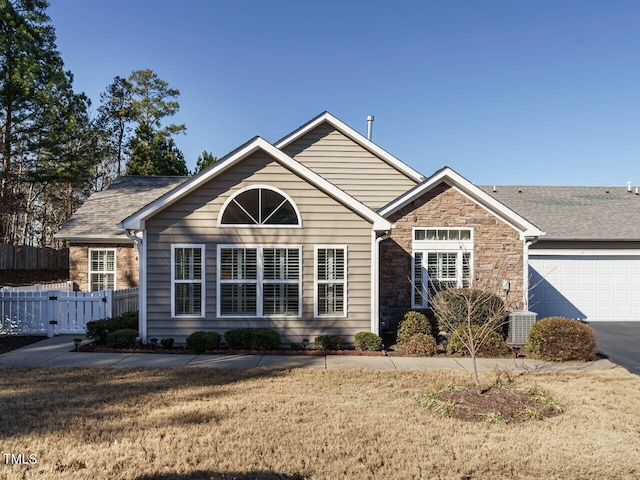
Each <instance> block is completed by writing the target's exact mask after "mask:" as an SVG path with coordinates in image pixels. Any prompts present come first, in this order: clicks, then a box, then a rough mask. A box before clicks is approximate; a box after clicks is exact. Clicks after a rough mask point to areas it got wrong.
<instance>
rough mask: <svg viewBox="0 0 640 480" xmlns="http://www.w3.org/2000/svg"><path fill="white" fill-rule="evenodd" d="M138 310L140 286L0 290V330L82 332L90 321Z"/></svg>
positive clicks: (12, 332)
mask: <svg viewBox="0 0 640 480" xmlns="http://www.w3.org/2000/svg"><path fill="white" fill-rule="evenodd" d="M136 310H138V289H137V288H129V289H126V290H116V291H113V290H103V291H100V292H73V291H60V290H47V291H33V290H32V291H18V292H0V334H34V335H37V334H46V335H49V336H50V337H51V336H53V335H58V334H61V333H72V334H75V333H80V334H83V333H85V332H86V330H85V325H86V324H87V322H91V321H93V320H101V319H103V318H111V317H113V316H117V315H120V314H122V313H125V312H133V311H136Z"/></svg>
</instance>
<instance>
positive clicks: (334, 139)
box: [283, 123, 417, 210]
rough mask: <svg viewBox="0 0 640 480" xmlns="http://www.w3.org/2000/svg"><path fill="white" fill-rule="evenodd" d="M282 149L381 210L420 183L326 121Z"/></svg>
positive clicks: (367, 203) (374, 208) (370, 205)
mask: <svg viewBox="0 0 640 480" xmlns="http://www.w3.org/2000/svg"><path fill="white" fill-rule="evenodd" d="M283 151H284V153H286V154H287V155H289V156H290V157H293V158H294V159H296V160H297V161H299V162H300V163H302V164H303V165H305V166H306V167H307V168H310V169H311V170H313V171H314V172H316V173H317V174H319V175H320V176H322V177H324V178H326V179H327V180H329V181H330V182H331V183H333V184H334V185H336V186H337V187H339V188H341V189H342V190H344V191H345V192H347V193H348V194H349V195H351V196H352V197H354V198H356V199H358V200H360V201H361V202H362V203H364V204H365V205H367V206H368V207H369V208H371V209H372V210H378V209H379V208H381V207H383V206H384V205H386V204H387V203H389V202H391V201H392V200H395V199H396V198H398V197H399V196H400V195H402V194H403V193H405V192H406V191H407V190H409V189H411V188H413V187H415V186H416V184H417V182H415V181H414V180H412V179H410V178H409V177H407V176H406V175H405V174H404V173H402V172H400V171H399V170H397V169H396V168H394V167H393V166H391V165H389V164H388V163H387V162H385V161H384V160H382V159H380V158H379V157H377V156H376V155H374V154H373V153H371V152H369V151H368V150H366V149H364V148H362V147H361V146H360V145H358V144H357V143H355V142H354V141H353V140H351V139H350V138H348V137H346V136H345V135H343V134H342V133H340V132H339V131H338V130H336V129H335V128H333V127H332V126H330V125H329V124H327V123H323V124H322V125H320V126H318V127H317V128H315V129H313V130H312V131H311V132H309V133H307V134H306V135H303V136H302V137H301V138H299V139H298V140H296V141H295V142H293V143H291V144H290V145H287V147H285V148H284V149H283Z"/></svg>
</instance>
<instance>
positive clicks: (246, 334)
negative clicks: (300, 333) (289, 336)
mask: <svg viewBox="0 0 640 480" xmlns="http://www.w3.org/2000/svg"><path fill="white" fill-rule="evenodd" d="M224 341H225V343H226V344H227V346H228V347H229V348H231V349H233V350H277V349H278V348H280V343H282V340H281V338H280V334H279V333H278V332H276V331H275V330H273V329H271V328H237V329H235V330H228V331H227V332H226V333H225V334H224Z"/></svg>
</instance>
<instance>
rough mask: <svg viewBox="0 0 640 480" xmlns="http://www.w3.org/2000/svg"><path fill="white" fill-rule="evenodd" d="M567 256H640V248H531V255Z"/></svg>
mask: <svg viewBox="0 0 640 480" xmlns="http://www.w3.org/2000/svg"><path fill="white" fill-rule="evenodd" d="M547 255H548V256H567V257H636V256H640V250H639V249H637V248H636V249H628V250H623V249H615V248H613V249H602V250H599V249H589V248H583V249H563V248H549V249H545V248H531V249H530V250H529V257H541V256H547Z"/></svg>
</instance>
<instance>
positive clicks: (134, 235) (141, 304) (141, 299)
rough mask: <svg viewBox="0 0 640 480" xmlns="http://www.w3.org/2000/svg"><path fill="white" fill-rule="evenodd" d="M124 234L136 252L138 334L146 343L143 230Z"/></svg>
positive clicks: (145, 254) (145, 256)
mask: <svg viewBox="0 0 640 480" xmlns="http://www.w3.org/2000/svg"><path fill="white" fill-rule="evenodd" d="M124 233H125V235H126V236H127V237H128V238H130V239H131V240H133V241H134V245H135V248H136V250H137V251H138V332H139V333H140V336H141V337H142V342H143V343H147V274H146V263H147V262H146V260H147V242H145V241H144V230H128V229H125V231H124Z"/></svg>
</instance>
